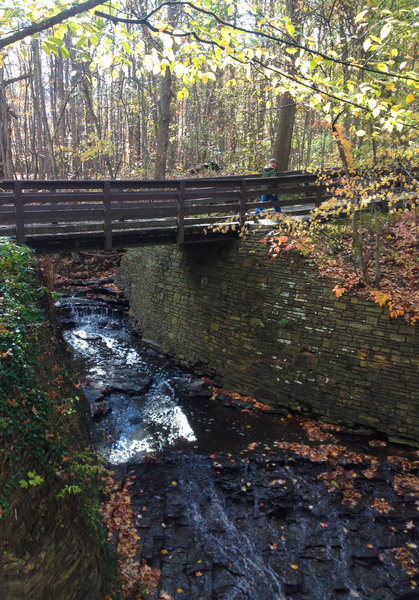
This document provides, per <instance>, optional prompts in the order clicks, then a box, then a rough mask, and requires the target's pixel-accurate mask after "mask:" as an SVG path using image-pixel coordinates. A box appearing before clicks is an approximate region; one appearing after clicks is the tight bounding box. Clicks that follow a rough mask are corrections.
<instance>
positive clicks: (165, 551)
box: [161, 548, 169, 554]
mask: <svg viewBox="0 0 419 600" xmlns="http://www.w3.org/2000/svg"><path fill="white" fill-rule="evenodd" d="M161 553H162V554H168V553H169V551H168V550H166V549H165V548H163V550H162V551H161Z"/></svg>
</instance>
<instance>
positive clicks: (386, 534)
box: [64, 299, 419, 600]
mask: <svg viewBox="0 0 419 600" xmlns="http://www.w3.org/2000/svg"><path fill="white" fill-rule="evenodd" d="M66 306H67V308H64V314H65V319H66V321H65V322H66V323H67V326H68V324H69V323H72V329H69V330H68V331H67V332H66V334H65V335H66V339H67V342H68V343H69V345H70V346H71V347H72V348H73V349H74V352H75V356H76V357H78V360H79V361H80V362H81V363H82V365H83V368H84V373H85V379H84V380H83V381H82V385H83V388H84V390H85V392H86V394H87V395H88V397H89V398H90V400H91V401H92V402H96V403H99V404H100V403H103V402H104V401H105V400H106V406H107V407H109V408H110V409H111V412H110V413H109V414H107V415H106V416H102V417H101V418H100V420H98V421H97V422H95V423H94V424H93V431H92V432H93V438H94V442H95V445H96V448H97V451H98V452H99V453H100V454H101V455H102V456H103V457H104V458H105V459H106V460H107V461H108V462H109V463H110V464H111V465H112V466H113V467H114V468H115V470H116V473H117V474H118V476H119V478H120V480H121V486H122V485H124V483H126V482H127V481H129V483H130V486H129V489H130V492H131V495H132V500H131V503H132V507H133V510H134V521H135V527H136V529H137V532H138V535H139V544H138V555H137V558H138V561H139V562H141V561H142V560H146V561H147V563H148V564H149V565H150V566H152V567H155V568H157V569H159V570H160V579H159V584H158V588H157V589H156V590H155V591H154V592H153V593H152V594H151V596H150V597H151V598H155V599H157V598H158V596H159V593H160V592H161V591H162V590H164V591H165V592H167V593H168V594H170V596H171V597H172V598H173V599H177V598H181V599H183V600H340V599H343V600H346V599H348V600H352V599H353V598H360V599H362V600H364V599H369V598H371V599H372V600H393V599H400V600H410V599H411V600H413V599H418V598H419V592H418V591H417V586H416V584H419V579H418V578H417V577H416V569H417V564H418V560H419V559H418V550H417V546H418V544H419V540H418V534H417V531H418V525H419V512H418V508H419V505H418V503H419V497H418V494H419V487H418V484H419V479H418V473H417V466H418V463H417V459H418V454H417V451H414V450H409V449H406V448H403V447H400V446H389V445H387V444H386V442H385V441H384V440H380V439H371V436H366V435H365V432H362V431H360V432H359V435H354V434H353V433H349V432H348V431H347V430H346V429H342V430H340V428H334V427H331V426H328V425H327V424H321V423H318V422H315V421H310V420H308V419H304V418H302V417H300V416H297V415H291V414H283V411H282V412H281V411H276V410H273V411H272V410H271V409H269V407H263V406H258V405H255V404H254V403H252V401H251V399H248V398H238V397H236V396H235V395H232V394H229V393H225V392H224V391H222V390H213V389H209V388H208V385H207V384H206V383H205V382H202V381H201V380H197V379H196V378H194V377H192V376H191V375H190V374H188V373H186V372H185V371H184V370H182V369H179V368H178V367H177V366H176V365H174V364H173V363H172V362H170V361H168V360H167V359H166V358H165V357H164V356H161V355H159V354H158V353H156V352H154V351H151V350H150V349H148V348H147V347H145V346H144V345H142V344H141V343H140V341H139V340H138V338H136V337H135V336H132V334H131V333H130V331H129V328H128V327H127V326H126V325H125V322H124V320H123V319H122V320H121V312H119V313H117V312H116V311H117V310H119V309H116V308H115V306H113V307H111V308H109V309H108V311H109V312H108V313H107V314H106V307H105V306H104V305H103V304H99V305H97V306H96V307H95V306H92V305H90V308H89V307H88V306H87V305H86V304H83V302H80V300H79V299H77V300H76V301H75V302H74V303H73V305H71V302H70V304H67V305H66ZM269 413H271V414H269ZM272 413H273V414H272Z"/></svg>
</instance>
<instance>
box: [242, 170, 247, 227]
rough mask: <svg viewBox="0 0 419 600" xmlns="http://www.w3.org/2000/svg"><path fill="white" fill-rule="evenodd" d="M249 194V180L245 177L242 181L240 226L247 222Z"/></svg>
mask: <svg viewBox="0 0 419 600" xmlns="http://www.w3.org/2000/svg"><path fill="white" fill-rule="evenodd" d="M246 194H247V181H246V180H245V179H242V180H241V183H240V227H243V225H244V224H245V222H246V200H247V197H246Z"/></svg>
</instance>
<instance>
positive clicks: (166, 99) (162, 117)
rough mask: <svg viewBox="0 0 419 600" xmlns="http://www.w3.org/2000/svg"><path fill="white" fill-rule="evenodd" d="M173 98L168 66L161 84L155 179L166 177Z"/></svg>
mask: <svg viewBox="0 0 419 600" xmlns="http://www.w3.org/2000/svg"><path fill="white" fill-rule="evenodd" d="M171 99H172V74H171V72H170V69H169V68H167V69H166V72H165V74H164V76H163V79H162V81H161V85H160V100H159V116H158V126H157V140H156V164H155V168H154V178H155V179H165V177H166V165H167V151H168V148H169V125H170V101H171Z"/></svg>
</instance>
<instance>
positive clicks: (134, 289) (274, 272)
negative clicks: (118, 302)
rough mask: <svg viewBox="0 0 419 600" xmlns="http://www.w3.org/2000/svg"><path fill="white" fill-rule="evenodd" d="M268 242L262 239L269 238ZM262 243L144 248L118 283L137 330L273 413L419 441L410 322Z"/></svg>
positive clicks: (128, 260)
mask: <svg viewBox="0 0 419 600" xmlns="http://www.w3.org/2000/svg"><path fill="white" fill-rule="evenodd" d="M259 238H260V236H259ZM265 255H266V247H265V246H264V245H263V244H260V239H257V236H250V237H249V238H248V239H246V240H241V241H235V242H228V241H226V242H224V243H214V244H194V245H186V246H184V247H177V246H175V245H170V246H169V245H167V246H155V247H143V248H138V249H135V250H132V251H130V252H128V253H127V254H126V256H125V257H124V258H123V261H122V264H121V268H120V271H119V275H118V284H119V285H120V286H121V287H122V289H123V290H124V292H125V293H126V295H127V297H128V299H129V301H130V307H131V309H130V310H131V312H130V314H131V317H132V320H133V323H134V325H135V327H136V329H137V330H138V331H139V333H140V334H141V335H142V336H143V337H144V338H146V339H149V340H152V341H153V342H154V343H156V344H158V345H159V346H160V349H161V350H162V351H163V352H164V353H167V354H169V355H172V356H174V357H176V359H177V360H178V361H179V362H180V363H182V364H184V365H186V366H188V367H191V368H192V369H193V370H195V372H197V373H200V374H205V375H210V376H212V377H213V378H214V379H215V382H216V383H218V384H221V385H223V386H224V387H226V388H228V389H232V390H236V391H239V392H241V393H244V394H249V395H252V396H254V397H255V398H257V399H259V400H263V401H265V402H268V403H270V404H272V405H279V404H281V405H286V406H288V407H291V408H297V409H301V408H302V409H308V410H310V411H312V412H314V413H315V414H317V415H319V416H323V417H324V418H326V419H328V420H330V421H333V422H347V423H352V424H361V425H364V426H367V427H372V428H374V429H377V430H379V431H382V432H386V433H387V434H388V435H389V436H390V438H392V439H396V440H397V439H402V440H404V441H406V440H407V441H410V442H413V443H414V441H415V440H416V441H417V440H418V439H419V436H418V433H419V411H418V408H419V385H418V366H419V360H418V352H417V350H418V336H417V333H416V332H415V329H414V328H413V327H412V326H410V325H408V324H407V323H406V322H404V321H403V320H401V319H397V320H395V319H391V318H390V317H389V316H388V314H387V313H386V312H385V309H382V308H380V307H378V306H377V305H375V304H373V303H372V302H369V301H368V300H366V299H363V298H359V297H356V296H353V295H349V294H344V295H343V296H342V297H341V298H339V299H337V298H336V297H335V295H334V293H333V292H332V289H333V287H334V283H333V282H332V281H330V280H326V279H320V278H318V276H317V271H316V268H315V266H314V265H312V264H310V263H309V262H308V261H307V260H306V259H304V258H302V257H299V256H298V255H296V254H293V255H291V254H290V255H289V256H286V257H281V258H276V259H274V260H271V259H268V258H266V257H265Z"/></svg>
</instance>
